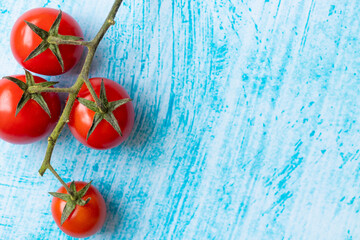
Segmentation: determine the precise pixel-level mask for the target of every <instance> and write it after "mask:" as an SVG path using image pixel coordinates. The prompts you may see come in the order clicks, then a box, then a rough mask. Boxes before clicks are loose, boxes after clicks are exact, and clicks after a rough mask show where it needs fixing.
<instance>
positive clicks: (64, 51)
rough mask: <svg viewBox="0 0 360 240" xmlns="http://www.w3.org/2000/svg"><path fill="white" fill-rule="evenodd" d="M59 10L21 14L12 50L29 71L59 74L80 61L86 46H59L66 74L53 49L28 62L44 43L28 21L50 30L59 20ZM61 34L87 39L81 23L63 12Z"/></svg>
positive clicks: (39, 10)
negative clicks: (84, 36) (28, 57)
mask: <svg viewBox="0 0 360 240" xmlns="http://www.w3.org/2000/svg"><path fill="white" fill-rule="evenodd" d="M58 14H59V10H56V9H52V8H35V9H32V10H29V11H27V12H26V13H24V14H23V15H21V16H20V17H19V18H18V20H17V21H16V22H15V24H14V26H13V28H12V31H11V38H10V43H11V50H12V53H13V55H14V57H15V59H16V60H17V61H18V62H19V63H20V64H21V65H22V66H23V67H24V68H26V69H27V70H29V71H31V72H35V73H38V74H42V75H59V74H62V73H65V72H67V71H69V70H70V69H71V68H72V67H74V66H75V64H76V63H77V62H78V61H79V60H80V58H81V55H82V52H83V47H82V46H75V45H59V49H60V52H61V56H62V58H63V61H64V72H62V69H61V66H60V64H59V62H58V60H57V59H56V57H55V55H54V54H53V53H52V52H51V50H50V49H47V50H46V51H45V52H43V53H41V54H40V55H38V56H36V57H34V58H33V59H30V60H28V61H26V62H24V60H25V59H26V58H27V56H28V55H29V54H30V53H31V52H32V51H33V50H34V49H35V48H36V47H37V46H38V45H39V44H40V43H41V41H42V39H41V38H40V37H39V36H38V35H36V33H35V32H33V31H32V30H31V29H30V27H29V26H28V25H27V24H26V23H25V22H24V20H26V21H28V22H31V23H33V24H35V25H36V26H38V27H40V28H42V29H44V30H46V31H48V30H49V29H50V27H51V25H52V24H53V22H54V21H55V19H56V17H57V15H58ZM59 34H61V35H72V36H77V37H83V33H82V30H81V28H80V26H79V24H78V23H77V22H76V21H75V19H73V18H72V17H71V16H70V15H68V14H67V13H65V12H63V13H62V18H61V22H60V26H59Z"/></svg>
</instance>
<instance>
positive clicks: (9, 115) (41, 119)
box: [0, 75, 61, 144]
mask: <svg viewBox="0 0 360 240" xmlns="http://www.w3.org/2000/svg"><path fill="white" fill-rule="evenodd" d="M13 77H15V78H17V79H19V80H21V81H23V82H26V80H25V76H24V75H16V76H13ZM34 80H35V82H36V83H39V82H45V79H43V78H40V77H37V76H34ZM22 94H23V91H22V90H21V89H20V87H19V86H17V85H16V84H15V83H13V82H11V81H9V80H7V79H1V80H0V138H1V139H3V140H5V141H7V142H10V143H16V144H26V143H32V142H36V141H38V140H40V139H42V138H44V137H46V136H48V135H49V134H50V132H51V131H52V129H53V128H54V127H55V124H56V122H57V120H58V119H59V116H60V111H61V103H60V99H59V95H58V94H57V93H42V96H43V98H44V100H45V101H46V103H47V104H48V107H49V109H50V113H51V118H50V117H49V115H48V114H47V113H46V112H45V111H44V110H43V109H42V108H41V107H40V105H39V104H38V103H37V102H35V101H34V100H32V99H30V100H29V101H28V102H27V103H26V104H25V106H24V107H23V108H22V109H21V110H20V112H19V113H18V115H17V116H16V117H15V112H16V106H17V104H18V102H19V100H20V98H21V95H22Z"/></svg>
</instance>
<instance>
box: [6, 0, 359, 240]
mask: <svg viewBox="0 0 360 240" xmlns="http://www.w3.org/2000/svg"><path fill="white" fill-rule="evenodd" d="M111 5H112V1H111V0H76V1H71V0H62V1H60V0H17V1H6V0H0V14H1V15H0V16H1V18H0V23H1V24H0V32H1V38H0V56H1V58H0V66H1V67H0V74H1V76H4V75H11V74H19V73H22V68H21V67H20V66H19V65H18V64H17V63H16V62H15V60H14V58H13V56H12V54H11V51H10V45H9V36H10V31H11V27H12V25H13V23H14V22H15V20H16V18H17V17H18V16H19V15H21V14H22V13H23V12H25V11H26V10H28V9H30V8H35V7H39V6H40V7H53V8H61V9H62V10H63V11H65V12H67V13H69V14H71V15H72V16H73V17H74V18H75V19H77V21H78V22H79V24H80V25H81V26H82V28H83V31H84V34H85V36H86V38H87V39H90V38H92V37H93V36H94V35H95V33H96V32H97V31H98V29H99V27H100V26H101V24H102V22H103V20H104V19H105V17H106V15H107V13H108V11H109V9H110V7H111ZM116 21H117V23H116V25H115V26H114V27H113V28H111V29H110V31H109V32H108V33H107V34H106V36H105V39H104V41H103V42H102V43H101V46H100V48H99V49H98V52H97V54H96V58H95V61H94V63H93V66H92V70H91V76H93V77H95V76H100V77H106V78H110V79H114V80H115V81H117V82H119V83H120V84H122V85H123V86H124V87H125V89H127V91H128V92H129V94H130V96H131V97H132V98H133V99H134V106H135V114H136V118H135V126H134V130H133V132H132V134H131V136H130V138H129V139H128V140H127V141H126V142H125V143H124V144H122V145H121V146H120V147H117V148H115V149H112V150H107V151H96V150H91V149H89V148H86V147H84V146H83V145H81V144H80V143H78V142H77V141H76V140H75V139H74V138H73V137H72V135H71V133H70V132H69V130H68V129H67V128H66V129H65V130H64V132H63V133H62V135H61V137H60V139H59V141H58V144H57V146H56V148H55V152H54V156H53V164H54V167H55V168H56V169H57V170H58V171H59V173H60V175H61V176H63V177H64V178H65V180H66V181H70V180H72V179H74V180H84V181H89V180H94V185H95V186H96V187H97V188H98V189H99V190H100V191H101V193H102V194H103V196H104V198H105V200H106V204H107V207H108V210H107V213H108V216H107V220H106V224H105V226H104V227H103V229H102V230H101V232H99V233H98V234H97V235H95V236H94V237H93V238H91V239H359V238H360V228H359V222H360V214H359V211H360V195H359V192H360V183H359V181H360V179H359V177H360V163H359V159H360V153H359V151H360V150H359V149H360V148H359V131H360V125H359V123H360V106H359V104H360V94H359V93H360V81H359V80H360V77H359V76H360V70H359V69H360V60H359V59H360V58H359V54H360V42H359V32H360V5H359V2H358V1H357V0H301V1H300V0H205V1H204V0H163V1H161V0H151V1H150V0H125V1H124V3H123V5H122V6H121V8H120V11H119V13H118V15H117V18H116ZM79 70H80V66H77V67H76V68H75V69H74V70H72V71H71V72H70V73H69V74H67V75H63V76H60V77H53V78H47V79H51V80H59V81H61V85H60V86H69V85H71V83H72V82H74V80H75V77H76V74H77V73H78V72H79ZM62 97H63V99H64V98H65V97H66V96H64V95H63V96H62ZM0 117H2V116H0ZM45 149H46V141H45V140H43V141H40V142H38V143H35V144H31V145H21V146H17V145H11V144H8V143H6V142H4V141H1V140H0V239H69V238H68V237H67V236H66V235H65V234H63V233H62V232H61V231H60V230H59V229H58V228H57V227H56V225H55V223H54V221H53V219H52V216H51V213H50V202H51V197H50V196H49V195H48V194H47V192H48V191H54V190H56V189H57V188H58V187H59V183H58V182H57V180H56V179H55V178H54V177H53V176H52V175H51V174H50V173H46V174H45V176H44V177H42V178H41V177H39V176H38V174H37V170H38V168H39V167H40V164H41V162H42V158H43V155H44V153H45Z"/></svg>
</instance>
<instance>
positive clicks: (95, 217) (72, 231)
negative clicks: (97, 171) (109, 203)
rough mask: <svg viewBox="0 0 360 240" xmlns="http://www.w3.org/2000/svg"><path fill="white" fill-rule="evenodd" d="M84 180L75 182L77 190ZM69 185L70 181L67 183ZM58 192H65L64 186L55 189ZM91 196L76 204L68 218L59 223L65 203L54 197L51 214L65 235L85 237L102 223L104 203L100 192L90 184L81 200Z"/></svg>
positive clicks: (104, 211)
mask: <svg viewBox="0 0 360 240" xmlns="http://www.w3.org/2000/svg"><path fill="white" fill-rule="evenodd" d="M86 184H87V183H85V182H75V186H76V190H77V191H79V190H80V189H82V188H83V187H85V185H86ZM68 186H70V183H68ZM57 192H59V193H67V191H66V189H65V188H64V187H61V188H59V190H57ZM88 198H91V199H90V201H89V202H88V203H87V204H85V205H84V206H79V205H76V207H75V210H74V211H73V212H72V213H71V214H70V216H69V218H68V219H67V220H66V221H65V222H64V224H63V225H61V224H60V221H61V215H62V212H63V209H64V207H65V205H66V202H65V201H64V200H61V199H59V198H56V197H54V198H53V200H52V203H51V212H52V216H53V218H54V220H55V222H56V224H57V225H58V227H59V228H60V229H61V230H62V231H63V232H64V233H66V234H67V235H70V236H72V237H76V238H85V237H89V236H91V235H93V234H95V233H96V232H97V231H99V230H100V229H101V227H102V226H103V225H104V222H105V218H106V205H105V201H104V198H103V197H102V196H101V194H100V192H99V191H98V190H97V189H96V188H95V187H94V186H93V185H91V186H90V188H89V190H88V191H87V192H86V194H85V196H84V197H82V199H83V200H86V199H88Z"/></svg>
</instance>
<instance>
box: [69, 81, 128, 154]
mask: <svg viewBox="0 0 360 240" xmlns="http://www.w3.org/2000/svg"><path fill="white" fill-rule="evenodd" d="M102 79H103V80H104V85H105V89H106V95H107V99H108V101H109V102H112V101H116V100H120V99H124V98H130V97H129V95H128V94H127V92H126V90H125V89H124V88H123V87H122V86H120V85H119V84H118V83H116V82H114V81H112V80H110V79H106V78H92V79H90V82H91V85H92V86H93V88H94V89H95V92H96V94H97V95H98V96H99V95H100V87H101V80H102ZM78 97H81V98H85V99H88V100H90V101H94V99H93V98H92V97H91V95H90V92H89V90H88V88H87V87H86V85H85V84H84V85H83V87H82V88H81V89H80V92H79V94H78ZM113 114H114V116H115V118H116V119H117V121H118V123H119V126H120V129H121V131H122V136H120V135H119V134H118V133H117V132H116V131H115V129H114V128H113V127H112V126H111V125H110V124H109V123H108V122H107V121H106V120H102V121H101V122H100V123H99V124H98V125H97V127H96V128H95V130H94V132H93V133H92V134H91V135H90V137H89V139H88V140H86V136H87V133H88V132H89V129H90V127H91V125H92V122H93V118H94V115H95V112H94V111H92V110H90V109H88V108H87V107H85V106H84V105H82V104H81V103H79V102H78V101H75V103H74V106H73V108H72V111H71V114H70V119H69V123H68V125H69V128H70V131H71V133H72V134H73V135H74V137H75V138H76V139H77V140H79V141H80V142H81V143H82V144H84V145H86V146H88V147H91V148H95V149H109V148H113V147H116V146H118V145H119V144H120V143H122V142H123V141H124V140H125V139H126V138H128V136H129V135H130V132H131V130H132V128H133V125H134V106H133V104H132V102H127V103H125V104H124V105H121V106H120V107H118V108H117V109H116V110H114V111H113Z"/></svg>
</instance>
